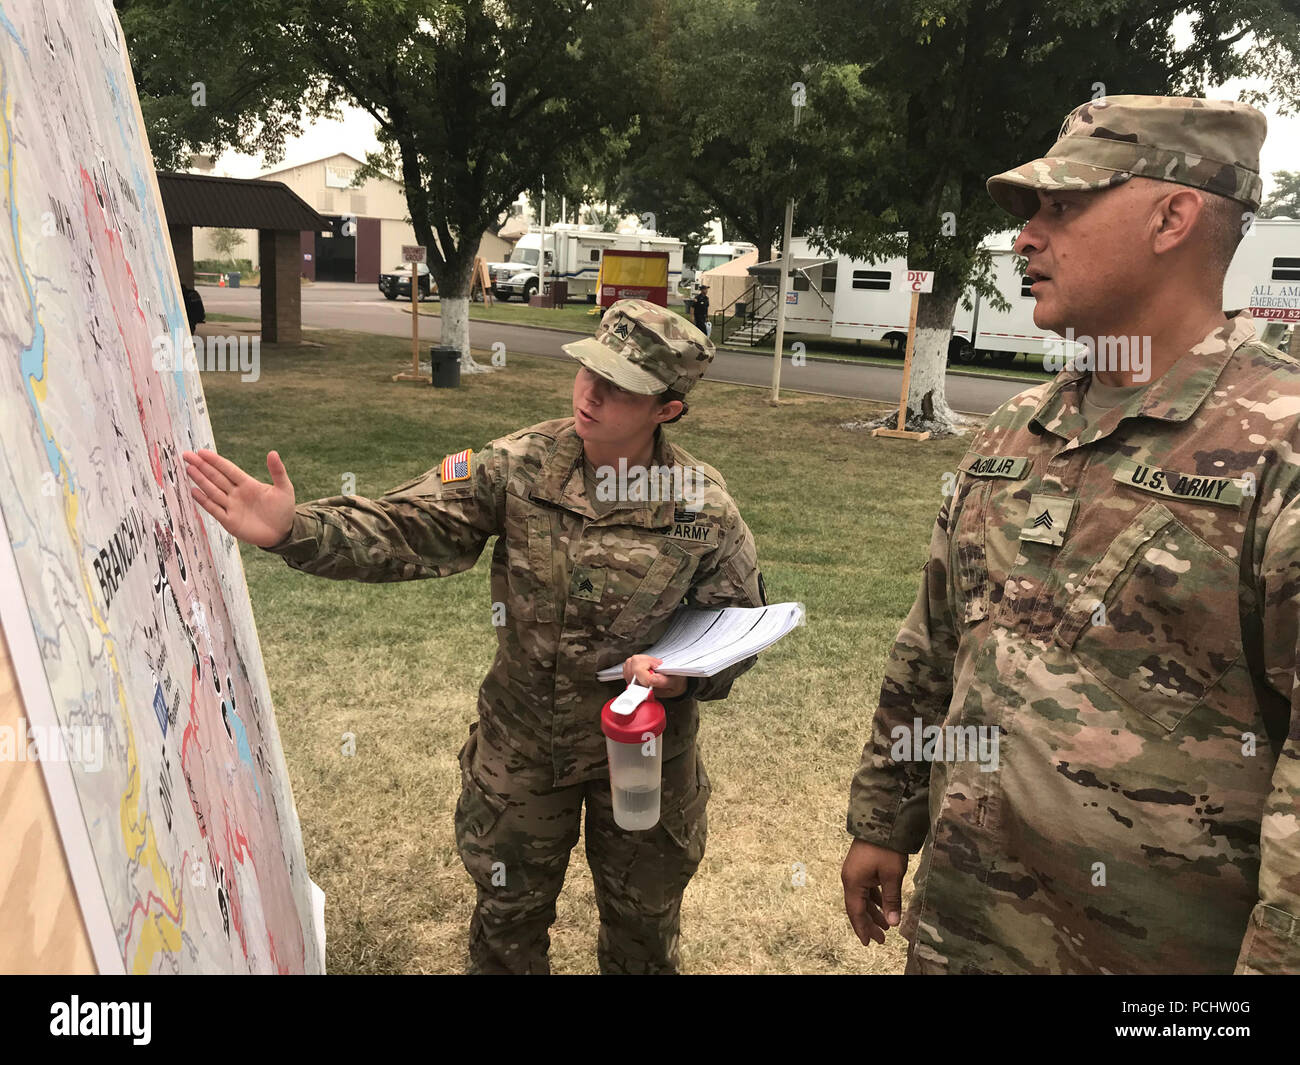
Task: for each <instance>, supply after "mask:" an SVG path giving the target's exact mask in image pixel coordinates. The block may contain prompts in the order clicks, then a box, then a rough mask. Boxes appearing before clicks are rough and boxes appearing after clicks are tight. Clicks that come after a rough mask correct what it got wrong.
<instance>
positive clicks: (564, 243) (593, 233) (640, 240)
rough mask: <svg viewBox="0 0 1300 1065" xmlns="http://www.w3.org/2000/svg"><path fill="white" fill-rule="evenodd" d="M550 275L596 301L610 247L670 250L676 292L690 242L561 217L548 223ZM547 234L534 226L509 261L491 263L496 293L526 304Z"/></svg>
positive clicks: (672, 285)
mask: <svg viewBox="0 0 1300 1065" xmlns="http://www.w3.org/2000/svg"><path fill="white" fill-rule="evenodd" d="M544 239H545V242H546V248H545V251H546V260H545V267H546V278H547V280H548V281H550V280H555V279H558V280H561V281H565V282H567V283H568V286H569V296H570V298H582V299H585V300H586V301H587V302H588V303H595V302H596V281H597V278H598V277H599V276H600V263H601V259H602V258H603V256H604V253H605V252H606V251H607V250H609V249H615V248H616V249H618V250H619V251H656V252H666V253H667V255H668V286H669V289H670V291H675V290H676V288H677V283H678V282H679V281H680V280H681V276H682V249H683V248H684V247H685V245H684V244H683V243H682V241H680V240H675V239H674V238H672V237H661V236H659V235H658V234H656V233H651V232H649V231H642V232H638V233H607V232H605V231H603V230H601V229H597V228H595V227H590V226H578V225H575V224H574V223H572V222H567V223H566V222H560V223H557V224H556V225H553V226H547V227H546V233H545V235H544ZM542 241H543V233H542V231H541V228H540V227H537V228H533V229H530V230H529V231H528V232H527V233H525V234H524V235H523V236H522V237H520V238H519V240H518V242H516V244H515V246H514V248H513V249H511V252H510V258H509V260H508V261H506V262H504V263H489V264H488V275H489V277H490V279H491V281H492V294H493V295H494V296H496V297H497V298H498V299H500V300H505V301H508V300H510V299H511V298H512V297H516V296H517V297H519V298H520V299H522V300H523V301H524V302H525V303H526V302H528V300H529V298H530V297H531V296H532V295H533V294H534V293H535V292H537V291H538V288H539V286H540V284H541V271H540V268H539V267H540V264H541V261H542Z"/></svg>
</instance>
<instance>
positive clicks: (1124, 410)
mask: <svg viewBox="0 0 1300 1065" xmlns="http://www.w3.org/2000/svg"><path fill="white" fill-rule="evenodd" d="M1264 127H1265V123H1264V117H1263V116H1262V115H1261V114H1260V113H1259V112H1257V111H1255V110H1254V109H1253V108H1250V107H1245V106H1242V105H1240V104H1236V103H1221V102H1214V101H1207V100H1197V99H1174V98H1166V97H1146V96H1112V97H1109V98H1108V99H1106V100H1101V101H1096V102H1093V103H1089V104H1084V105H1083V106H1081V107H1078V108H1076V109H1075V110H1074V111H1073V112H1071V113H1070V115H1069V116H1068V117H1067V118H1066V120H1065V123H1064V125H1063V126H1062V128H1061V132H1060V136H1059V139H1058V140H1057V142H1056V144H1055V146H1054V147H1053V148H1052V149H1051V151H1049V152H1048V153H1047V157H1046V158H1044V159H1039V160H1036V161H1034V162H1031V163H1028V164H1026V165H1024V166H1021V167H1019V168H1017V169H1015V170H1011V171H1008V172H1007V173H1004V174H999V175H998V176H996V177H994V178H992V179H991V180H990V181H989V183H988V184H989V192H990V194H991V195H992V196H993V198H994V200H995V201H997V202H998V203H999V204H1000V205H1001V206H1003V207H1004V208H1006V209H1007V210H1008V211H1010V212H1011V213H1012V214H1014V215H1016V216H1017V217H1019V218H1021V219H1028V221H1027V223H1026V224H1025V226H1024V229H1023V230H1022V231H1021V233H1020V236H1019V238H1018V239H1017V241H1016V245H1015V250H1016V251H1017V252H1018V253H1019V254H1021V255H1024V256H1026V257H1027V259H1028V269H1027V274H1028V276H1029V277H1030V278H1032V279H1033V285H1032V288H1031V292H1032V294H1033V296H1034V298H1035V300H1036V301H1037V302H1036V305H1035V312H1034V321H1035V322H1036V323H1037V324H1038V325H1039V326H1040V327H1042V328H1046V329H1053V330H1055V331H1057V332H1058V333H1064V332H1065V331H1066V329H1067V328H1069V327H1072V328H1073V329H1074V331H1075V334H1076V335H1078V336H1079V337H1080V338H1083V339H1084V340H1086V342H1087V345H1088V347H1086V348H1085V353H1086V352H1087V351H1088V349H1089V348H1090V349H1091V355H1090V357H1089V358H1088V359H1085V360H1082V361H1083V365H1082V366H1076V367H1075V368H1073V369H1070V368H1067V369H1066V370H1064V371H1062V372H1061V373H1060V374H1058V375H1057V377H1056V378H1055V379H1054V380H1052V381H1051V382H1050V383H1048V384H1045V385H1041V386H1039V387H1037V388H1033V389H1030V390H1029V391H1027V392H1022V393H1021V394H1020V395H1019V396H1017V397H1015V398H1014V399H1012V400H1011V401H1010V402H1008V403H1007V404H1005V405H1004V406H1003V407H1001V408H1000V409H999V410H998V411H997V412H996V413H995V414H993V416H992V417H991V418H990V419H989V421H988V423H987V425H986V426H985V427H984V429H983V430H982V431H981V432H980V433H978V435H976V436H975V438H974V440H973V442H972V444H971V447H970V450H969V452H968V453H967V455H966V456H965V458H964V459H963V461H962V463H961V465H960V475H959V476H958V478H957V481H956V485H955V490H954V492H953V495H952V497H951V499H950V500H949V501H948V503H946V504H945V505H944V507H943V508H942V509H941V510H940V512H939V517H938V521H937V523H936V526H935V529H934V535H933V539H932V541H931V547H930V559H929V562H928V563H927V564H926V567H925V572H924V577H923V579H922V582H921V591H920V595H919V596H918V598H917V601H916V604H915V605H914V606H913V608H912V612H911V614H910V615H909V616H908V618H907V621H906V622H905V624H904V626H903V629H902V632H901V633H900V634H899V637H898V641H897V643H896V644H895V646H894V650H893V652H892V654H891V656H890V659H889V663H888V665H887V668H886V675H885V681H884V684H883V686H882V690H881V695H880V704H879V708H878V709H877V711H876V715H875V721H874V725H873V729H872V738H871V741H870V742H869V743H868V744H867V746H866V750H865V751H864V754H863V761H862V765H861V767H860V768H859V769H858V772H857V774H856V776H855V777H854V780H853V786H852V790H851V798H850V805H849V815H848V827H849V831H850V833H851V834H852V835H854V836H855V837H856V839H855V841H854V842H853V844H852V846H851V847H850V850H849V853H848V856H847V857H846V859H845V861H844V869H843V881H844V897H845V906H846V909H847V910H848V914H849V918H850V920H851V922H852V924H853V927H854V929H855V931H856V932H857V934H858V936H859V938H860V939H861V940H862V942H863V943H864V944H866V943H869V942H871V941H872V940H875V941H876V942H878V943H883V942H884V933H885V930H886V929H887V928H888V927H891V926H893V925H897V924H899V921H900V915H899V907H900V901H901V884H902V879H903V874H904V871H905V870H906V868H907V862H908V855H909V854H912V853H915V852H916V851H918V850H920V849H921V847H922V845H923V844H924V847H925V850H924V852H923V855H922V858H921V866H920V871H919V873H918V875H917V879H916V888H915V892H914V894H913V896H912V899H911V903H910V906H909V908H908V912H907V915H906V918H905V919H904V920H903V922H902V928H901V929H900V930H901V931H903V932H904V934H905V935H906V936H907V938H908V939H909V940H910V943H911V949H910V951H909V955H908V965H907V971H908V972H909V973H945V972H985V973H987V972H1000V973H1001V972H1031V973H1053V972H1070V973H1163V972H1185V973H1226V972H1232V971H1233V970H1234V968H1235V971H1236V972H1238V973H1276V972H1283V971H1291V972H1294V971H1296V970H1298V969H1300V819H1298V814H1300V807H1298V804H1300V710H1297V706H1300V695H1297V693H1298V692H1300V686H1298V685H1297V683H1296V649H1297V643H1298V642H1300V609H1298V608H1300V599H1298V598H1297V595H1298V593H1300V583H1298V582H1300V429H1298V427H1297V423H1298V422H1300V364H1297V363H1296V361H1295V360H1293V359H1291V358H1289V357H1287V356H1284V355H1281V354H1279V353H1278V352H1277V351H1275V350H1273V349H1272V348H1269V347H1266V346H1265V345H1263V344H1261V343H1260V342H1259V341H1258V340H1257V339H1256V335H1255V330H1254V327H1253V325H1252V321H1251V318H1250V317H1249V316H1248V315H1246V314H1244V313H1240V312H1237V313H1231V314H1228V315H1226V316H1225V314H1224V313H1223V312H1222V306H1223V304H1222V298H1223V278H1224V273H1225V271H1226V269H1227V266H1228V263H1229V261H1230V260H1231V258H1232V255H1233V252H1234V249H1235V248H1236V246H1237V243H1238V241H1239V240H1240V239H1241V233H1242V227H1243V220H1246V221H1249V219H1250V215H1249V214H1248V212H1251V211H1253V210H1254V209H1255V208H1256V207H1257V206H1258V204H1259V197H1260V191H1261V189H1260V179H1259V175H1258V169H1259V167H1258V158H1259V148H1260V145H1261V143H1262V142H1263V139H1264ZM1246 239H1247V240H1249V239H1251V238H1250V237H1249V236H1247V237H1246ZM1148 338H1149V341H1150V365H1144V364H1143V363H1144V360H1143V358H1141V357H1135V349H1139V348H1143V347H1144V344H1145V341H1146V340H1147V339H1148ZM1121 341H1122V342H1123V344H1122V345H1121ZM1139 341H1141V343H1140V342H1139ZM1148 375H1149V376H1148ZM963 748H964V751H963ZM976 750H978V751H979V756H978V757H977V756H976V755H975V753H974V752H975V751H976ZM918 752H920V753H919V754H918ZM989 754H991V755H992V757H985V756H986V755H989ZM931 757H932V760H933V765H932V766H931V765H927V764H926V761H927V760H930V759H931Z"/></svg>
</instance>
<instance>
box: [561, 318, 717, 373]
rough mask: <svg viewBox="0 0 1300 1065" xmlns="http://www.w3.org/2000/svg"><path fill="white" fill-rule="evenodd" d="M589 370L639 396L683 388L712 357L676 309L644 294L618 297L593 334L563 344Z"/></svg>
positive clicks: (710, 348)
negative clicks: (632, 296) (636, 296)
mask: <svg viewBox="0 0 1300 1065" xmlns="http://www.w3.org/2000/svg"><path fill="white" fill-rule="evenodd" d="M563 347H564V350H565V351H567V352H568V353H569V354H570V355H572V356H573V357H574V358H575V359H577V360H578V361H579V362H580V363H582V365H583V366H585V367H587V369H589V370H591V371H592V372H593V373H598V374H600V376H601V377H603V378H605V379H606V380H608V381H612V382H614V384H616V385H618V387H619V388H623V389H626V390H627V391H629V392H636V393H638V394H640V395H643V396H655V395H658V394H659V393H660V392H666V391H668V390H669V389H672V390H673V391H674V392H681V393H683V394H685V393H687V392H689V391H690V390H691V389H692V388H693V387H694V386H695V383H696V382H697V381H698V380H699V379H700V378H701V377H703V376H704V371H705V370H706V369H707V368H708V365H709V363H710V362H712V361H713V353H714V351H715V348H714V346H713V342H712V341H711V340H710V339H709V338H708V337H707V336H705V335H704V333H702V332H701V331H700V330H698V329H696V328H695V326H693V325H691V323H690V322H688V321H687V320H686V319H685V318H683V317H682V316H681V315H679V314H674V313H673V312H672V311H670V310H668V309H667V308H665V307H660V306H659V305H658V304H654V303H651V302H649V301H648V300H619V301H618V302H617V303H615V304H613V305H612V306H611V307H610V308H609V310H607V311H606V312H605V314H604V316H603V317H602V318H601V319H600V327H599V328H598V329H597V330H596V335H595V336H593V337H584V338H583V339H582V340H575V341H574V342H573V343H572V344H565V345H563Z"/></svg>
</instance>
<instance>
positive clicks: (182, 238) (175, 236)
mask: <svg viewBox="0 0 1300 1065" xmlns="http://www.w3.org/2000/svg"><path fill="white" fill-rule="evenodd" d="M167 236H168V237H169V238H170V239H171V242H172V255H173V256H174V257H175V259H176V272H177V273H178V274H179V275H180V278H181V284H182V285H185V286H187V287H189V288H193V287H194V230H193V229H191V228H190V227H189V226H171V225H169V226H168V227H167Z"/></svg>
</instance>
